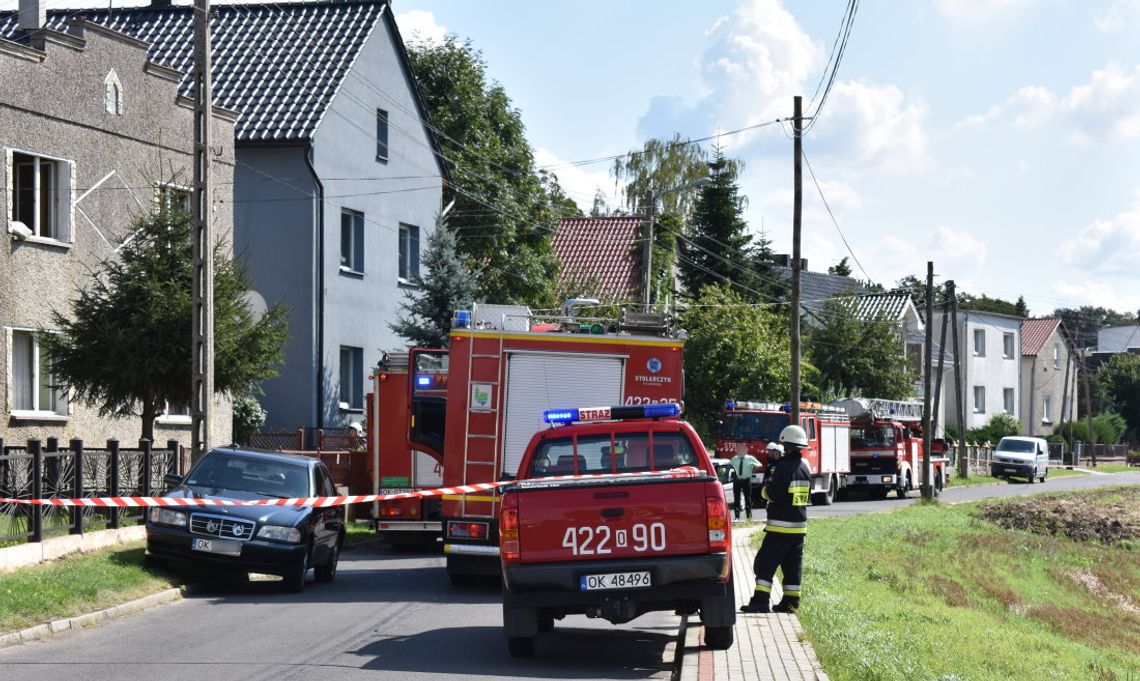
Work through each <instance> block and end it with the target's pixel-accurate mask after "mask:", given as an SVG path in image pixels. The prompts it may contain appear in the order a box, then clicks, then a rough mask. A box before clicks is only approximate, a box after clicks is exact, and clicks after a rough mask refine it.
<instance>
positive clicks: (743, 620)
mask: <svg viewBox="0 0 1140 681" xmlns="http://www.w3.org/2000/svg"><path fill="white" fill-rule="evenodd" d="M760 531H763V530H762V529H761V528H760V527H747V528H745V527H738V528H733V530H732V541H733V555H732V565H733V568H732V569H733V581H734V582H735V584H736V603H737V607H740V605H742V604H744V603H747V602H748V600H749V599H750V598H751V597H752V591H753V589H754V588H755V585H756V580H755V578H754V577H753V575H752V559H753V558H754V557H755V555H756V551H755V549H753V548H752V535H753V534H755V533H756V532H760ZM781 595H782V592H781V589H780V586H779V585H778V584H773V588H772V602H773V603H778V602H779V600H780V596H781ZM805 597H806V598H811V595H810V593H809V592H807V591H806V590H805ZM802 634H803V629H802V628H801V627H800V622H799V620H798V619H797V618H796V616H795V615H781V614H776V613H773V614H769V615H745V614H738V615H737V617H736V632H735V639H736V640H735V642H734V643H733V644H732V647H731V648H729V649H728V650H709V649H708V648H706V647H705V646H704V645H702V644H703V642H704V631H703V628H702V627H701V625H700V622H699V621H698V620H697V619H696V618H690V621H689V625H688V627H686V635H685V650H684V657H683V658H682V660H683V661H682V665H681V680H682V681H698V680H699V681H708V680H709V679H718V680H719V681H724V680H726V679H741V680H743V679H749V680H751V679H759V680H761V681H776V680H783V679H794V680H796V681H799V680H801V679H804V680H812V681H814V680H819V681H827V678H828V677H827V674H826V673H824V671H823V668H822V667H821V666H820V664H819V659H818V658H817V657H816V656H815V650H813V649H812V647H811V644H810V643H808V642H807V641H805V640H803V637H802Z"/></svg>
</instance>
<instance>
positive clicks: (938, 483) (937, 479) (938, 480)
mask: <svg viewBox="0 0 1140 681" xmlns="http://www.w3.org/2000/svg"><path fill="white" fill-rule="evenodd" d="M942 485H943V482H942V471H934V496H936V497H938V496H942Z"/></svg>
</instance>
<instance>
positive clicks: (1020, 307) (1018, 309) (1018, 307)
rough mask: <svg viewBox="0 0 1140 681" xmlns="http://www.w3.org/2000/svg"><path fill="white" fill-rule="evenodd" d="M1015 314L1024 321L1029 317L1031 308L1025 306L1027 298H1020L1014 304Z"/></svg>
mask: <svg viewBox="0 0 1140 681" xmlns="http://www.w3.org/2000/svg"><path fill="white" fill-rule="evenodd" d="M1013 307H1014V313H1015V314H1016V315H1017V316H1018V317H1021V318H1022V319H1024V318H1026V317H1028V316H1029V306H1028V305H1026V304H1025V296H1018V297H1017V302H1016V303H1014V306H1013Z"/></svg>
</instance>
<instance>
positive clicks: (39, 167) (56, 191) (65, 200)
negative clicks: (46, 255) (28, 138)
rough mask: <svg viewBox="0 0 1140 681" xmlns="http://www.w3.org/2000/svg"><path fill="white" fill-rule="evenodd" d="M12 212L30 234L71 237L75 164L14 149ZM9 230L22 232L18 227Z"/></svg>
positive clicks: (68, 239) (14, 219) (46, 237)
mask: <svg viewBox="0 0 1140 681" xmlns="http://www.w3.org/2000/svg"><path fill="white" fill-rule="evenodd" d="M11 161H12V164H11V167H12V196H13V197H14V200H13V201H12V215H11V219H12V221H13V222H19V223H21V224H22V225H23V227H24V228H25V229H26V230H27V231H28V232H29V234H28V236H30V237H38V238H41V239H51V240H53V241H64V242H70V240H71V173H72V168H73V165H74V164H73V163H71V162H70V161H63V160H60V159H53V158H47V157H44V156H35V155H32V154H24V153H20V152H11ZM10 231H13V232H16V233H19V231H18V228H15V229H11V230H10Z"/></svg>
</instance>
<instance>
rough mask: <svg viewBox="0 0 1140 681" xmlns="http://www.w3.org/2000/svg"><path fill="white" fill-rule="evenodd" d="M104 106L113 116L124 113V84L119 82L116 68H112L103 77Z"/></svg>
mask: <svg viewBox="0 0 1140 681" xmlns="http://www.w3.org/2000/svg"><path fill="white" fill-rule="evenodd" d="M103 108H105V109H106V110H107V113H109V114H111V115H113V116H122V115H123V84H122V83H120V82H119V74H117V73H115V69H111V72H110V73H108V74H107V77H106V78H104V79H103Z"/></svg>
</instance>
